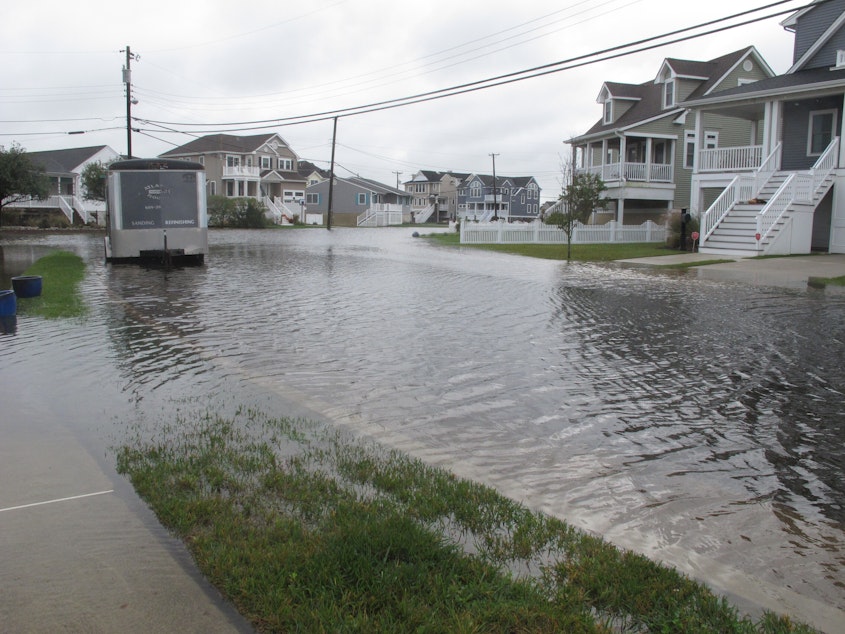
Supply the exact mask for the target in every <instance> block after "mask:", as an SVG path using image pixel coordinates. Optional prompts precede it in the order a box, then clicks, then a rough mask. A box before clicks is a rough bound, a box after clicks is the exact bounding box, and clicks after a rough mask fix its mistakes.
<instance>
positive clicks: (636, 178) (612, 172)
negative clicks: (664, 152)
mask: <svg viewBox="0 0 845 634" xmlns="http://www.w3.org/2000/svg"><path fill="white" fill-rule="evenodd" d="M578 173H579V174H584V173H586V174H596V175H597V176H598V177H599V178H601V179H602V180H603V181H604V182H605V183H611V182H614V181H633V182H641V183H672V182H673V181H674V176H675V170H674V166H673V165H672V164H671V163H669V164H660V163H628V162H619V163H607V164H605V165H593V166H592V167H587V168H582V169H579V170H578Z"/></svg>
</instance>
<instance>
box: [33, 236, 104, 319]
mask: <svg viewBox="0 0 845 634" xmlns="http://www.w3.org/2000/svg"><path fill="white" fill-rule="evenodd" d="M24 275H40V276H41V295H39V296H38V297H31V298H26V299H21V300H19V301H18V303H17V304H18V312H19V313H23V314H26V315H37V316H41V317H45V318H46V319H59V318H63V317H82V316H84V315H85V314H86V313H87V312H88V307H87V306H86V305H85V302H84V301H83V300H82V296H81V294H80V293H79V284H80V283H81V282H82V280H83V279H84V277H85V263H84V262H83V261H82V258H81V257H79V256H78V255H76V254H75V253H70V252H68V251H55V252H53V253H48V254H47V255H45V256H44V257H43V258H40V259H38V260H37V261H36V262H35V263H34V264H32V266H30V267H29V268H28V269H27V270H26V271H25V272H24Z"/></svg>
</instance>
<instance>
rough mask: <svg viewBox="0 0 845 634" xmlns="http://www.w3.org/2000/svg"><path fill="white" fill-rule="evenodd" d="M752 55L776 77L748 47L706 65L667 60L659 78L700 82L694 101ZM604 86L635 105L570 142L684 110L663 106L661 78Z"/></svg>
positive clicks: (694, 93)
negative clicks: (612, 119) (639, 82)
mask: <svg viewBox="0 0 845 634" xmlns="http://www.w3.org/2000/svg"><path fill="white" fill-rule="evenodd" d="M752 56H753V57H754V59H755V60H756V61H757V62H758V63H759V64H760V65H761V67H762V68H764V69H765V70H766V72H767V73H768V74H769V75H772V74H774V73H773V71H772V70H771V69H770V68H769V66H768V64H766V62H765V60H763V58H762V57H761V56H760V54H759V53H758V52H757V50H756V49H755V48H754V47H753V46H747V47H745V48H742V49H739V50H736V51H733V52H731V53H727V54H726V55H722V56H720V57H716V58H714V59H711V60H709V61H706V62H699V61H694V60H684V59H675V58H666V59H664V60H663V63H662V64H661V66H660V71H659V72H658V74H657V77H658V78H659V77H660V76H661V75H662V74H663V73H664V71H667V70H668V71H669V72H671V73H672V74H673V75H674V76H675V77H679V78H686V79H697V80H700V81H701V84H700V85H698V86H696V88H695V89H694V90H693V92H692V93H691V94H690V95H689V96H688V97H687V100H689V99H695V98H697V97H699V96H703V95H707V94H709V93H711V92H713V91H714V90H716V89H717V88H719V87H720V84H721V83H722V82H723V81H724V79H725V77H726V76H727V75H729V74H730V73H731V71H733V70H734V69H735V68H736V67H737V65H738V64H740V63H741V62H742V61H744V60H745V59H746V58H748V57H752ZM604 86H605V87H607V88H608V91H609V93H610V94H611V96H612V97H613V98H614V99H616V98H619V99H624V100H632V101H635V103H633V104H632V105H631V107H630V108H628V110H626V111H625V112H624V113H622V114H621V115H620V116H619V117H617V118H616V119H615V120H614V121H612V122H611V123H605V122H604V118H603V117H602V118H601V119H599V120H598V121H597V122H596V123H595V124H594V125H593V126H592V127H591V128H590V129H589V130H587V132H585V133H584V134H582V135H578V136H576V137H573V138H572V139H569V141H570V142H571V141H575V140H577V139H583V138H587V137H591V136H600V135H603V134H607V133H609V132H612V131H614V130H624V129H626V128H631V127H633V126H636V125H641V124H643V123H646V122H648V121H653V120H655V119H660V118H663V117H675V116H677V115H678V114H680V112H681V111H682V110H683V108H680V107H673V108H664V107H663V84H662V83H659V82H658V79H653V80H650V81H647V82H643V83H641V84H623V83H617V82H605V83H604Z"/></svg>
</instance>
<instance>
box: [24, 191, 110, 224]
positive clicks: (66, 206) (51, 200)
mask: <svg viewBox="0 0 845 634" xmlns="http://www.w3.org/2000/svg"><path fill="white" fill-rule="evenodd" d="M92 205H93V207H94V209H93V211H99V210H104V209H105V208H104V206H103V204H102V203H99V204H97V203H92ZM8 206H9V207H18V208H26V209H59V210H60V211H61V212H62V213H63V214H64V215H65V217H66V218H67V219H68V222H70V223H73V212H74V211H76V213H78V214H79V217H80V218H82V222H84V223H87V222H88V219H89V209H88V207H86V206H85V203H84V201H83V200H82V199H81V198H79V196H59V195H54V196H48V197H47V198H44V199H42V200H38V199H37V198H30V199H28V200H20V201H18V202H15V203H9V205H8Z"/></svg>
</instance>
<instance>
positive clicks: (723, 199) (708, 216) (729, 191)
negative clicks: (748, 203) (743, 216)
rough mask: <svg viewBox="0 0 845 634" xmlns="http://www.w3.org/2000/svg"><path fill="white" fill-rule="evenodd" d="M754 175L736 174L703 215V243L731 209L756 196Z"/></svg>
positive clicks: (701, 225) (701, 230) (700, 229)
mask: <svg viewBox="0 0 845 634" xmlns="http://www.w3.org/2000/svg"><path fill="white" fill-rule="evenodd" d="M754 190H755V187H754V177H753V176H751V175H740V176H735V177H734V179H733V180H732V181H731V182H730V184H729V185H728V186H727V187H725V190H724V191H723V192H722V193H721V194H719V197H718V198H717V199H716V200H715V201H713V204H712V205H710V207H709V208H708V209H707V211H705V212H704V213H703V214H702V215H701V219H700V221H699V231H700V232H701V242H700V243H699V244H703V243H704V242H705V241H706V240H707V238H709V237H710V235H711V234H712V233H713V232H714V231H715V230H716V227H718V226H719V223H720V222H722V220H724V219H725V217H726V216H727V215H728V214H729V213H730V212H731V209H733V208H734V206H736V204H737V203H738V202H740V201H742V200H749V199H751V198H753V197H754Z"/></svg>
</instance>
